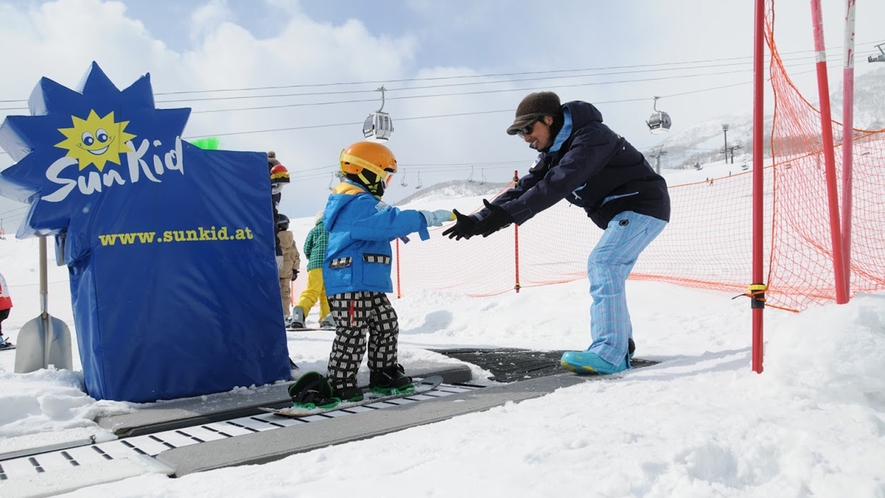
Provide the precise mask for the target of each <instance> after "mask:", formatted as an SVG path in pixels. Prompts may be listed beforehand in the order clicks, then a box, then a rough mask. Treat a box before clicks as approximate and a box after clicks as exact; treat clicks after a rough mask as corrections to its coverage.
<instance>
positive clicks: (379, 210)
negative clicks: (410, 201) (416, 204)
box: [323, 180, 430, 296]
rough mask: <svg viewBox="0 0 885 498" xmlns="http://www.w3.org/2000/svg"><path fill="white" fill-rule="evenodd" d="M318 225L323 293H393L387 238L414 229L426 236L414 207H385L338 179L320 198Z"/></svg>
mask: <svg viewBox="0 0 885 498" xmlns="http://www.w3.org/2000/svg"><path fill="white" fill-rule="evenodd" d="M323 224H324V225H325V226H326V230H328V231H329V246H328V247H327V248H326V257H325V259H324V260H323V282H324V283H325V285H326V294H327V295H329V296H332V295H335V294H341V293H344V292H393V284H392V282H391V281H390V268H391V259H392V254H391V251H390V242H391V241H392V240H394V239H396V238H398V237H405V236H406V235H408V234H410V233H413V232H418V235H419V236H420V237H421V240H427V239H428V238H430V233H428V231H427V220H426V219H425V218H424V215H422V214H421V213H420V212H418V211H416V210H413V209H409V210H404V211H403V210H400V209H398V208H395V207H393V206H388V205H387V204H385V203H384V202H382V201H379V200H378V199H377V198H375V196H373V195H372V194H370V193H369V192H368V191H367V190H366V189H365V188H363V187H362V186H361V185H358V184H356V183H353V182H351V181H348V180H345V181H343V182H341V183H340V184H339V185H338V186H337V187H336V188H335V190H333V191H332V194H331V195H329V201H328V202H327V203H326V209H325V211H324V212H323Z"/></svg>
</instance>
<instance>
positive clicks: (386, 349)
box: [290, 141, 452, 406]
mask: <svg viewBox="0 0 885 498" xmlns="http://www.w3.org/2000/svg"><path fill="white" fill-rule="evenodd" d="M339 160H340V164H341V173H342V174H343V179H342V182H341V183H340V184H339V185H338V186H337V187H336V188H335V189H334V190H333V191H332V194H331V195H329V200H328V202H327V203H326V208H325V210H324V212H323V224H324V225H325V227H326V229H327V230H328V231H329V245H328V247H327V248H326V257H325V259H324V261H323V282H324V283H325V286H326V294H327V295H328V299H329V306H330V308H331V310H332V317H333V318H334V319H335V324H336V329H335V340H334V341H333V343H332V352H331V354H330V355H329V364H328V377H327V380H328V384H329V386H330V388H331V396H330V397H326V396H325V394H324V393H323V392H322V391H323V390H322V389H319V390H317V393H316V394H315V395H314V396H313V397H312V398H311V397H310V396H307V397H304V396H301V397H299V395H300V394H302V393H298V392H294V393H290V394H293V400H294V401H295V402H296V404H302V405H307V404H310V403H312V404H315V405H317V406H319V405H323V406H330V405H331V406H334V404H336V403H337V402H340V401H359V400H362V399H363V394H362V390H361V389H360V388H359V387H358V386H357V380H356V376H357V372H358V370H359V367H360V364H361V363H362V361H363V356H364V355H365V354H366V351H367V350H368V355H369V358H368V365H369V386H370V388H371V389H372V391H374V392H379V393H384V394H391V393H403V392H408V391H409V390H411V389H413V388H414V387H413V385H412V379H411V378H409V377H408V376H407V375H406V374H405V372H404V371H403V368H402V366H401V365H400V364H399V363H398V362H397V340H398V338H399V324H398V321H397V316H396V311H395V310H394V309H393V306H391V304H390V300H389V299H388V298H387V294H386V293H388V292H393V284H392V282H391V279H390V271H391V258H392V253H391V250H390V242H391V241H393V240H394V239H396V238H399V237H404V236H406V235H408V234H410V233H413V232H418V235H419V236H420V238H421V240H427V239H428V238H429V237H430V234H429V233H428V231H427V228H428V227H431V226H441V225H442V224H443V223H444V222H446V221H449V220H450V219H452V212H451V211H447V210H443V209H440V210H437V211H418V210H413V209H408V210H400V209H398V208H395V207H393V206H389V205H387V204H385V203H384V202H382V201H381V197H382V196H383V195H384V189H385V187H386V186H387V185H388V184H390V181H391V178H392V176H393V174H394V173H396V158H395V157H394V155H393V152H391V151H390V149H388V148H387V147H385V146H384V145H382V144H380V143H377V142H369V141H365V142H357V143H355V144H353V145H351V146H350V147H348V148H346V149H344V150H343V151H342V152H341V157H340V158H339ZM367 336H368V337H367ZM297 385H298V383H296V384H295V385H293V387H295V386H297ZM295 390H296V391H297V388H296V389H295Z"/></svg>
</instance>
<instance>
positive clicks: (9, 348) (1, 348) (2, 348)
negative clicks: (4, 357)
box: [0, 343, 15, 351]
mask: <svg viewBox="0 0 885 498" xmlns="http://www.w3.org/2000/svg"><path fill="white" fill-rule="evenodd" d="M13 349H15V344H12V343H6V344H0V351H12V350H13Z"/></svg>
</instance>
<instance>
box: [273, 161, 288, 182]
mask: <svg viewBox="0 0 885 498" xmlns="http://www.w3.org/2000/svg"><path fill="white" fill-rule="evenodd" d="M270 183H289V170H287V169H286V167H285V166H283V165H282V164H277V165H276V166H274V167H273V168H271V169H270Z"/></svg>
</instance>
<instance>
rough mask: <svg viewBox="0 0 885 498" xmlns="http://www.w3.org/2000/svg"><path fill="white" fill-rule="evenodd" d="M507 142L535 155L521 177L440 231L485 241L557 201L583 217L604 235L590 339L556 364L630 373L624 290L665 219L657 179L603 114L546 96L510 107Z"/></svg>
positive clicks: (663, 186)
mask: <svg viewBox="0 0 885 498" xmlns="http://www.w3.org/2000/svg"><path fill="white" fill-rule="evenodd" d="M507 134H508V135H519V137H520V138H522V139H523V140H525V141H526V143H528V144H529V147H531V148H532V149H535V150H537V151H538V152H539V153H540V154H539V155H538V158H537V159H536V160H535V164H534V166H532V168H531V169H530V170H529V172H528V174H526V175H525V176H523V177H522V178H520V179H519V182H518V183H517V184H516V185H515V186H513V187H512V188H510V189H509V190H507V191H505V192H504V193H502V194H501V195H500V196H498V197H497V198H495V199H493V200H492V202H488V201H485V200H484V201H483V203H484V204H485V207H484V208H483V209H482V210H481V211H480V212H479V213H477V214H474V215H470V216H465V215H462V214H461V213H458V212H457V211H456V212H455V215H456V216H457V218H458V221H457V223H456V224H455V225H454V226H452V227H449V228H448V229H447V230H446V231H444V232H443V235H448V236H449V238H455V239H456V240H458V239H462V238H466V239H469V238H470V237H472V236H474V235H482V236H483V237H487V236H489V235H491V234H493V233H495V232H497V231H498V230H500V229H502V228H504V227H505V226H507V225H510V224H511V223H516V224H517V225H522V224H523V223H525V222H526V221H528V220H529V219H531V218H532V217H533V216H535V215H536V214H538V213H540V212H541V211H544V210H545V209H547V208H549V207H550V206H552V205H554V204H556V203H557V202H559V201H561V200H563V199H566V200H567V201H568V202H570V203H572V204H574V205H576V206H579V207H582V208H584V211H586V213H587V216H588V217H589V218H590V219H591V220H592V221H593V222H594V223H595V224H596V225H597V226H599V227H600V228H602V229H603V230H605V232H604V233H603V235H602V238H601V239H600V240H599V242H598V243H597V244H596V247H595V248H594V249H593V251H592V252H591V253H590V257H589V258H588V261H587V274H588V277H589V278H590V295H591V296H592V298H593V305H592V306H591V307H590V336H591V338H592V343H591V344H590V347H588V348H587V349H586V350H585V351H567V352H566V353H565V354H563V355H562V359H561V360H560V363H561V364H562V365H563V366H564V367H566V368H568V369H569V370H574V371H577V372H584V373H599V374H612V373H616V372H620V371H623V370H626V369H627V368H629V367H630V356H631V354H632V351H631V347H630V346H631V345H632V342H633V339H632V336H633V327H632V325H631V324H630V315H629V313H628V312H627V296H626V294H625V291H626V288H625V286H626V281H627V277H628V276H629V275H630V271H631V270H632V269H633V265H635V264H636V260H637V259H638V258H639V254H640V253H641V252H642V251H643V250H644V249H645V248H646V247H647V246H648V245H649V244H650V243H651V241H653V240H654V239H655V237H657V236H658V234H660V233H661V231H663V230H664V227H666V226H667V223H668V222H669V220H670V196H669V194H668V192H667V183H666V182H665V181H664V178H663V177H661V176H660V175H658V174H656V173H655V172H654V170H653V169H652V167H651V166H650V165H649V164H648V161H646V160H645V158H644V157H643V156H642V153H641V152H639V151H638V150H636V149H635V148H634V147H633V146H632V145H630V143H629V142H627V140H626V139H624V138H623V137H621V136H620V135H618V134H617V133H615V132H614V131H612V130H611V129H610V128H609V127H608V126H606V125H604V124H603V123H602V113H600V112H599V110H598V109H597V108H596V107H594V106H593V104H590V103H587V102H581V101H573V102H566V103H565V104H560V101H559V96H558V95H556V94H555V93H553V92H537V93H530V94H529V95H527V96H526V97H525V98H523V100H522V102H520V104H519V106H518V107H517V108H516V117H515V119H514V121H513V124H512V125H510V127H509V128H507Z"/></svg>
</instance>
